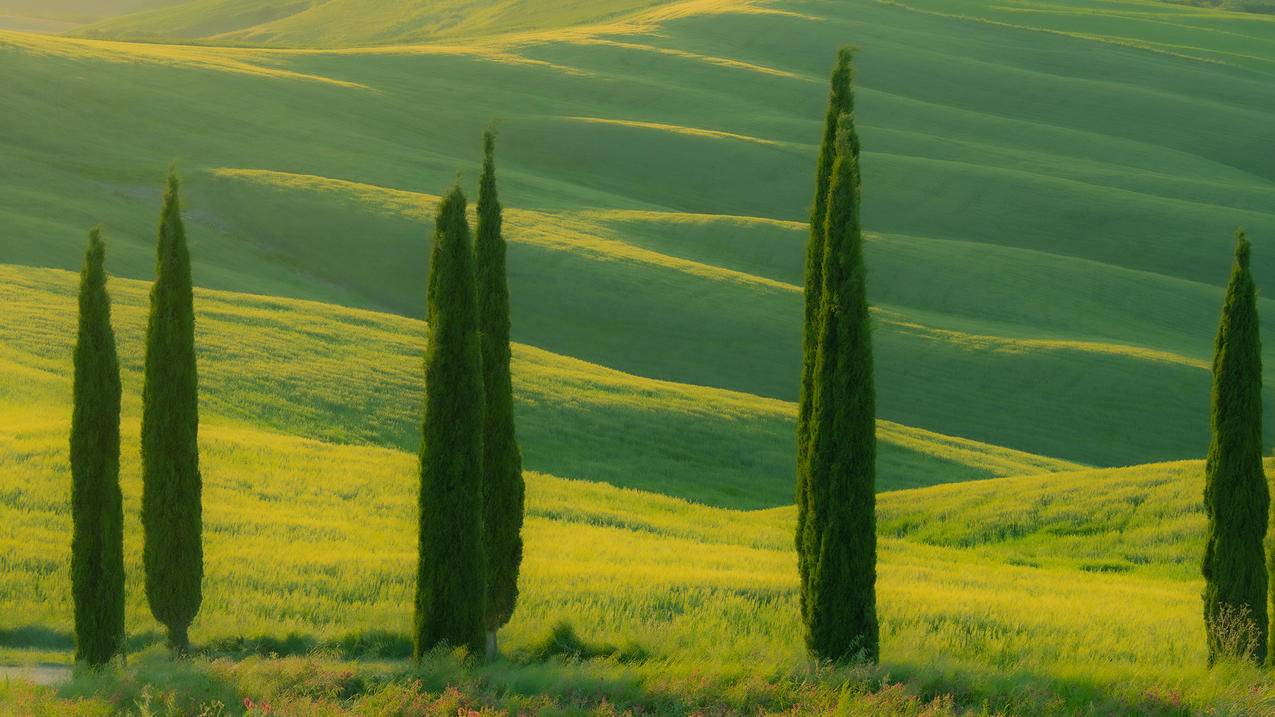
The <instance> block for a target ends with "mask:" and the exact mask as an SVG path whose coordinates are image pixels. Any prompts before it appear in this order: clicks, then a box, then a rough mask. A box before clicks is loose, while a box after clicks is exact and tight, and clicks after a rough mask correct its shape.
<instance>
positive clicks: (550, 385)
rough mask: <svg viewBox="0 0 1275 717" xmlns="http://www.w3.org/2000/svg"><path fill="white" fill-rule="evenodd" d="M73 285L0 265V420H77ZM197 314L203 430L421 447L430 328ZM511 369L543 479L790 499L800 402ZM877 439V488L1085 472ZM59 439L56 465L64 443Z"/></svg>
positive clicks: (203, 305)
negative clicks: (206, 426)
mask: <svg viewBox="0 0 1275 717" xmlns="http://www.w3.org/2000/svg"><path fill="white" fill-rule="evenodd" d="M76 281H77V277H76V276H75V275H74V274H70V273H68V272H62V271H53V270H33V269H27V268H23V267H5V266H0V302H2V303H3V304H4V305H5V306H6V307H7V311H6V313H5V315H4V317H3V318H0V414H4V415H11V416H13V417H14V418H15V420H17V417H19V416H22V417H25V418H26V419H30V420H33V425H39V424H40V423H42V422H43V423H48V422H50V421H52V422H55V423H56V421H58V420H68V418H67V417H68V416H69V410H70V363H69V362H70V355H71V346H72V342H73V340H74V327H75V303H74V302H75V293H74V292H75V287H76ZM110 288H111V292H112V296H113V300H114V302H115V307H114V308H115V311H114V322H115V325H116V330H117V333H118V336H119V345H120V353H121V363H122V365H123V370H124V386H125V403H124V411H125V414H126V416H128V417H129V418H130V420H133V421H134V422H136V417H137V416H138V415H139V411H140V398H139V397H140V394H141V366H142V355H141V351H142V341H143V329H144V327H145V321H146V318H145V316H146V315H145V307H146V301H147V299H146V285H145V284H142V283H140V282H134V281H126V280H120V279H115V280H113V281H112V282H111V287H110ZM422 293H423V290H422ZM196 307H197V310H198V314H197V317H198V323H197V331H198V335H197V342H198V348H199V352H200V353H199V361H200V364H199V370H200V386H201V401H202V409H203V412H204V413H203V415H204V418H205V420H206V421H212V422H213V423H216V424H225V425H230V426H246V427H254V428H255V429H261V428H264V429H267V430H269V431H272V432H275V433H281V434H288V435H294V436H300V437H305V438H309V439H316V440H323V441H328V442H335V443H345V444H360V445H370V446H384V447H392V448H396V449H399V450H407V451H414V450H415V449H416V447H417V445H418V444H419V439H420V425H419V410H420V400H421V394H422V391H423V390H424V388H423V368H422V364H421V360H422V356H423V355H424V336H425V327H424V325H423V324H421V322H419V321H416V320H413V319H405V318H401V317H396V316H392V315H385V314H374V313H371V312H367V311H360V310H353V309H342V308H338V307H334V306H329V305H322V304H315V303H311V302H301V301H295V300H288V299H279V298H271V297H254V296H247V295H242V294H228V293H224V292H213V291H201V292H200V293H199V298H198V301H197V304H196ZM513 370H514V380H515V389H516V395H515V399H516V410H517V412H518V421H519V423H518V428H519V435H520V439H521V441H522V445H523V452H524V461H525V463H526V465H527V466H528V467H529V468H531V469H533V470H539V471H545V472H550V473H553V474H555V475H560V476H566V477H572V478H585V477H587V478H588V479H590V480H597V481H606V482H610V483H613V484H615V485H620V486H629V487H635V488H642V489H644V490H649V491H657V492H662V493H666V494H669V495H676V496H682V497H685V498H689V499H694V500H697V501H701V502H707V503H711V504H715V505H721V506H729V507H737V508H754V507H769V506H778V505H786V504H788V503H790V502H791V501H792V499H793V498H792V481H793V479H792V471H793V468H792V466H793V464H794V461H795V458H794V455H793V451H794V444H793V438H792V436H793V430H794V429H793V417H794V415H795V407H794V406H793V405H792V404H790V403H786V402H783V401H778V400H775V399H767V398H761V397H757V396H753V395H748V394H741V393H733V392H730V391H724V390H720V389H709V388H703V387H697V386H687V385H682V384H674V383H671V382H662V381H655V380H651V379H644V378H639V377H636V376H631V375H628V374H623V373H620V372H618V371H613V370H610V369H606V368H603V367H600V366H596V365H593V364H588V363H585V362H583V361H579V360H575V359H570V358H567V357H563V356H558V355H555V354H551V353H549V352H547V351H543V350H540V349H536V348H533V347H530V346H521V345H520V346H517V347H516V350H515V353H514V368H513ZM37 419H38V420H37ZM881 437H882V443H883V445H882V455H881V481H880V482H881V487H882V488H883V489H897V488H906V487H912V486H917V485H929V484H932V483H936V482H944V481H961V480H972V479H978V478H986V477H989V476H1004V475H1017V474H1023V473H1038V472H1047V471H1058V470H1067V469H1070V468H1075V467H1076V466H1074V464H1068V463H1066V462H1063V461H1057V460H1053V459H1048V458H1040V457H1037V456H1032V455H1028V454H1024V453H1020V452H1017V451H1012V450H1008V449H1002V448H997V447H994V446H989V445H985V444H979V443H975V442H973V441H968V440H962V439H957V438H952V437H948V436H943V435H939V434H934V433H931V432H928V431H924V430H920V429H915V428H909V427H906V426H902V425H898V424H893V423H889V422H883V423H882V426H881ZM50 440H51V442H50V444H49V446H48V451H49V452H50V454H51V455H52V456H57V457H58V459H59V460H60V459H61V452H62V448H63V446H62V440H61V437H60V436H53V437H51V439H50ZM404 479H405V480H408V481H409V482H410V471H409V472H408V473H407V474H405V475H404ZM6 484H7V483H5V482H0V486H3V485H6Z"/></svg>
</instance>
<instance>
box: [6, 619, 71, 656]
mask: <svg viewBox="0 0 1275 717" xmlns="http://www.w3.org/2000/svg"><path fill="white" fill-rule="evenodd" d="M0 647H10V648H17V649H26V650H64V651H65V650H74V649H75V636H74V635H72V634H71V633H70V632H68V631H65V630H54V629H53V628H49V627H45V626H43V625H23V626H21V627H11V628H5V629H0Z"/></svg>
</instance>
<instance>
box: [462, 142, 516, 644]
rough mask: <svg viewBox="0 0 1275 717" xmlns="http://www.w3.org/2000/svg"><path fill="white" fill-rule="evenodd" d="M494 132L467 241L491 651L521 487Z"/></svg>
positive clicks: (509, 593)
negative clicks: (472, 276) (478, 346)
mask: <svg viewBox="0 0 1275 717" xmlns="http://www.w3.org/2000/svg"><path fill="white" fill-rule="evenodd" d="M494 145H495V134H494V133H493V132H492V131H491V130H488V131H487V132H485V133H484V134H483V171H482V178H481V179H480V181H479V188H478V231H477V239H476V241H475V245H474V253H475V261H474V263H475V266H476V270H477V275H478V329H479V336H480V340H481V342H482V366H483V396H484V399H485V405H484V410H483V424H484V428H483V532H484V537H483V546H484V547H485V548H486V552H487V616H486V627H487V652H488V654H489V655H493V654H495V653H496V651H497V650H496V631H497V630H499V629H500V628H501V627H502V626H504V625H505V624H506V623H508V622H509V618H510V617H512V616H513V612H514V605H515V604H516V602H517V600H518V568H519V566H520V565H521V564H522V518H523V502H524V496H525V493H526V488H525V486H524V484H523V480H522V455H521V454H520V453H519V451H518V442H517V439H516V438H515V435H514V402H513V386H512V383H511V378H510V371H509V358H510V350H509V283H508V281H507V280H506V277H505V239H504V236H503V235H502V232H501V223H502V222H501V209H500V200H499V199H498V197H497V196H496V165H495V158H494V156H493V154H494V151H495V147H494Z"/></svg>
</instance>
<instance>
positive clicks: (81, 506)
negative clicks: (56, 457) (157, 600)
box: [71, 229, 124, 667]
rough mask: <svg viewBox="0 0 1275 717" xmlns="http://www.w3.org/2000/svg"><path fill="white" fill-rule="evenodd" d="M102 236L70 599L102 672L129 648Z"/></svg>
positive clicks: (84, 648)
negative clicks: (113, 658) (71, 598)
mask: <svg viewBox="0 0 1275 717" xmlns="http://www.w3.org/2000/svg"><path fill="white" fill-rule="evenodd" d="M105 258H106V247H105V246H104V245H103V244H102V235H101V232H100V231H99V230H98V229H94V230H93V231H92V232H90V233H89V244H88V250H87V251H86V252H85V254H84V268H83V270H81V272H80V330H79V338H78V339H77V340H76V343H75V389H74V391H75V394H74V395H75V399H74V400H75V407H74V409H73V411H72V414H71V519H72V521H73V523H74V532H73V534H72V537H71V594H72V597H73V599H74V603H75V659H76V660H77V661H79V662H84V663H86V664H88V665H91V666H94V667H98V666H101V665H104V664H106V663H107V662H109V661H110V660H111V658H112V657H114V656H115V655H116V654H117V653H118V652H119V651H120V648H121V647H122V646H123V641H124V504H123V498H122V496H121V494H120V480H119V478H120V369H119V359H118V358H117V356H116V354H115V332H114V331H112V330H111V298H110V296H109V295H108V294H107V292H106V270H105V269H104V268H103V263H104V261H105Z"/></svg>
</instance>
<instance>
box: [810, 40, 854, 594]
mask: <svg viewBox="0 0 1275 717" xmlns="http://www.w3.org/2000/svg"><path fill="white" fill-rule="evenodd" d="M853 59H854V53H853V50H851V49H850V48H848V47H843V48H842V49H841V50H840V51H838V53H837V65H836V67H835V68H834V69H833V71H832V86H831V89H830V90H829V93H828V111H827V113H826V115H825V116H824V123H823V140H822V142H821V144H820V147H819V159H818V163H817V164H816V166H815V198H814V203H813V205H812V208H811V211H810V238H809V239H808V240H807V242H806V287H805V294H806V303H805V316H804V324H803V327H804V328H803V331H802V361H801V387H800V392H799V396H798V402H797V487H796V497H797V531H796V545H797V568H798V571H799V572H800V575H801V614H802V616H803V618H804V616H805V614H806V593H807V582H808V571H807V568H806V565H807V563H806V557H807V556H806V552H805V550H804V549H803V548H802V546H803V545H804V543H805V538H804V534H805V526H806V520H807V516H808V514H809V507H808V505H807V495H806V494H807V488H806V486H807V484H808V482H809V480H810V466H809V463H808V455H809V452H810V450H809V449H810V409H811V401H812V398H813V394H812V391H811V385H812V383H813V382H814V372H815V354H816V349H817V347H818V337H819V331H818V317H819V305H820V295H821V293H822V291H823V255H824V243H825V240H824V231H825V229H826V227H825V223H826V221H827V203H828V184H829V179H830V177H831V176H832V164H833V161H834V160H835V159H836V154H837V148H836V142H837V121H838V119H839V118H840V117H841V115H843V114H851V113H853V112H854V88H853V86H852V82H853V76H854V72H853V66H852V65H851V62H852V61H853ZM851 131H852V132H853V128H851ZM850 144H851V151H852V152H853V154H854V156H855V159H856V162H855V171H856V172H857V171H858V162H857V159H858V156H859V142H858V138H857V137H855V136H854V135H853V134H852V135H851V137H850Z"/></svg>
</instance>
